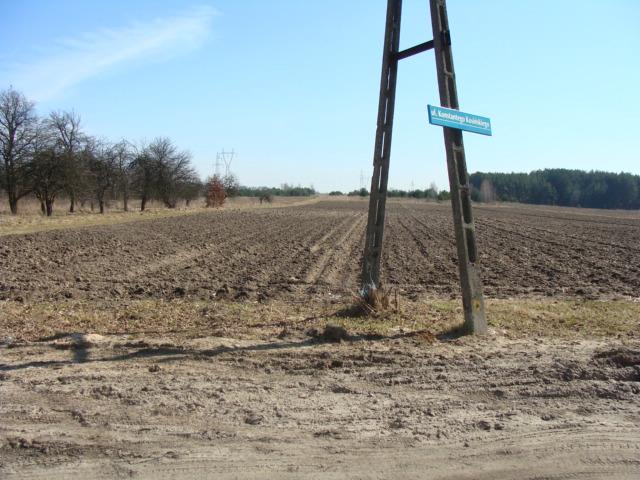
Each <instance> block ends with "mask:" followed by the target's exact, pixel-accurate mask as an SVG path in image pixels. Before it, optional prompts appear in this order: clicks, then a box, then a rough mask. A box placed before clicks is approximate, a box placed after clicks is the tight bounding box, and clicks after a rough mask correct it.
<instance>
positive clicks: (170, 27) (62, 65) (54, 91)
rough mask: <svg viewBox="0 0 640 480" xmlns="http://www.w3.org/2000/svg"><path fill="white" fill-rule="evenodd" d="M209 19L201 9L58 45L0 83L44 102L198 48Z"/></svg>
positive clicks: (210, 12) (5, 72)
mask: <svg viewBox="0 0 640 480" xmlns="http://www.w3.org/2000/svg"><path fill="white" fill-rule="evenodd" d="M215 13H216V12H215V10H214V9H213V8H212V7H209V6H201V7H197V8H193V9H190V10H188V11H186V12H184V13H182V14H179V15H175V16H172V17H165V18H157V19H155V20H152V21H149V22H144V23H142V22H137V23H133V24H131V25H128V26H125V27H121V28H104V29H100V30H98V31H96V32H92V33H83V34H81V35H79V36H77V37H74V38H68V39H64V40H60V41H58V42H56V44H55V45H54V47H53V48H51V49H50V50H49V51H48V52H47V53H45V54H44V55H42V56H41V57H39V58H37V59H35V60H33V61H31V62H28V63H21V64H14V65H11V66H9V67H8V68H7V67H5V68H3V69H2V71H0V81H2V83H3V84H4V83H7V84H12V85H13V86H14V87H15V88H17V89H19V90H20V91H23V92H24V93H25V95H27V97H29V98H32V99H33V100H36V101H44V100H49V99H51V98H53V97H55V96H57V95H58V94H60V93H62V92H63V91H64V90H65V89H67V88H69V87H71V86H73V85H76V84H78V83H80V82H82V81H84V80H87V79H89V78H91V77H95V76H96V75H99V74H100V73H103V72H105V71H107V70H109V69H111V68H113V67H115V66H119V65H123V64H126V63H130V62H132V61H135V60H140V59H143V58H144V59H147V60H148V59H150V58H158V57H160V58H168V57H174V56H177V55H181V54H184V53H187V52H189V51H192V50H194V49H196V48H198V47H199V46H201V45H202V44H203V42H204V41H205V40H206V38H207V37H208V35H209V33H210V31H211V24H212V19H213V16H214V15H215Z"/></svg>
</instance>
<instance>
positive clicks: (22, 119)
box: [0, 87, 37, 215]
mask: <svg viewBox="0 0 640 480" xmlns="http://www.w3.org/2000/svg"><path fill="white" fill-rule="evenodd" d="M36 124H37V117H36V115H35V112H34V103H33V102H31V101H29V100H27V99H26V98H25V96H24V95H23V94H21V93H19V92H18V91H16V90H14V89H13V88H11V87H10V88H9V89H7V90H4V91H2V92H0V149H1V152H0V155H2V165H0V167H1V170H0V188H2V189H3V190H5V191H6V192H7V196H8V198H9V208H10V210H11V213H12V214H14V215H15V214H16V213H18V200H20V198H22V197H24V196H25V195H27V194H29V193H30V192H31V188H30V184H29V178H28V176H29V162H30V161H31V158H32V154H33V143H34V141H35V137H36Z"/></svg>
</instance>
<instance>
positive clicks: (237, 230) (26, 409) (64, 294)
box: [0, 199, 640, 480]
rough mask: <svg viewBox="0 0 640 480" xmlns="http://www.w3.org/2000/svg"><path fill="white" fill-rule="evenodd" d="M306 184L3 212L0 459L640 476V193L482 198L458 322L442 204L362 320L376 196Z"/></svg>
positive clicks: (412, 234)
mask: <svg viewBox="0 0 640 480" xmlns="http://www.w3.org/2000/svg"><path fill="white" fill-rule="evenodd" d="M305 202H306V203H302V204H300V203H295V202H293V203H291V205H288V206H286V208H281V207H280V206H273V207H264V208H259V207H256V208H254V207H252V206H251V205H249V206H247V207H246V208H244V207H243V208H234V209H228V210H223V211H213V212H212V211H209V212H200V211H197V212H193V213H192V212H188V214H185V215H182V216H180V215H179V214H178V213H176V214H175V215H174V214H173V213H171V215H170V216H165V217H162V215H164V214H162V215H160V214H159V215H157V216H154V217H152V218H148V217H144V216H140V215H137V216H132V215H129V214H114V215H112V216H111V217H108V218H107V217H105V218H104V219H103V218H102V217H101V218H100V219H99V221H100V222H102V221H103V220H104V222H105V223H104V224H99V225H98V224H93V223H92V222H94V218H93V217H92V216H90V215H88V216H86V218H85V217H72V218H71V219H69V218H67V216H64V217H62V218H61V219H56V218H54V219H40V220H37V221H34V222H33V224H31V223H29V222H28V221H27V220H29V219H28V218H27V219H26V220H24V222H26V223H24V222H23V223H24V225H23V224H22V223H20V222H22V220H21V219H17V220H16V221H17V222H18V223H16V224H15V225H14V224H9V223H6V224H3V225H0V272H2V274H1V275H0V479H2V480H4V479H17V478H47V479H55V478H82V479H84V478H142V479H163V478H171V479H172V480H180V479H190V478H215V479H235V478H278V479H279V478H284V479H287V478H290V479H299V478H307V479H308V478H322V479H332V478H351V479H409V478H416V479H417V478H420V479H423V478H433V479H444V478H449V479H454V478H455V479H459V478H462V479H464V478H469V479H497V478H500V479H518V480H520V479H532V480H533V479H571V478H602V479H610V478H616V479H617V478H623V479H624V478H629V479H631V478H633V479H637V478H640V336H639V335H638V331H639V329H638V327H640V302H639V301H638V299H640V267H639V265H640V247H639V245H640V217H638V216H637V213H634V214H628V215H627V214H624V215H623V214H622V213H620V212H607V215H604V214H602V212H597V211H588V210H584V211H583V210H577V209H552V208H537V207H525V206H484V205H483V206H478V208H476V210H475V213H476V227H477V232H478V242H479V250H480V255H481V268H482V276H483V280H484V283H485V293H486V296H487V313H488V318H489V324H490V325H491V334H490V335H488V336H486V337H483V338H473V337H459V338H458V337H455V336H454V335H453V334H451V333H446V332H451V331H453V330H452V329H453V327H454V326H455V325H457V324H459V323H460V320H461V312H460V302H459V293H458V291H459V287H458V280H457V266H456V258H455V252H454V242H453V228H452V225H451V219H450V218H451V213H450V206H449V205H447V204H433V203H432V204H427V203H425V202H395V201H394V202H390V208H389V223H388V227H387V230H386V232H387V233H386V237H385V238H386V240H385V241H386V246H385V253H384V256H383V270H384V274H383V276H384V278H385V281H386V283H387V285H388V286H390V287H391V290H390V291H391V292H392V295H393V294H395V300H396V301H395V307H394V308H395V312H387V313H385V314H384V315H380V316H379V317H375V318H364V319H363V318H351V317H349V316H346V317H345V316H344V313H343V310H344V309H345V307H348V306H349V304H350V302H351V304H352V303H353V298H354V292H356V291H357V284H358V273H359V270H360V267H359V262H358V259H359V258H360V255H361V251H362V241H363V235H364V225H365V223H366V218H365V212H366V210H365V208H366V202H361V201H342V200H335V201H325V200H323V199H320V200H317V199H313V200H312V201H305ZM120 217H122V218H120ZM125 217H126V218H125ZM134 217H135V218H138V217H139V218H140V219H139V221H135V218H134ZM142 217H144V218H142ZM49 220H51V222H50V221H49ZM95 221H98V220H95ZM3 228H4V230H3ZM23 230H24V231H23ZM3 232H4V233H5V235H3ZM21 232H22V233H21ZM27 232H28V233H27ZM398 298H399V300H398ZM330 322H334V323H335V322H337V323H340V324H342V325H344V326H346V327H347V328H348V329H349V331H350V334H351V335H349V336H348V337H347V338H343V339H342V340H343V341H339V342H336V341H332V340H336V336H335V335H334V336H327V335H323V334H322V331H323V328H325V325H326V324H327V323H330ZM73 332H83V333H81V334H74V333H73Z"/></svg>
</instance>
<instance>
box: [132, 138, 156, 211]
mask: <svg viewBox="0 0 640 480" xmlns="http://www.w3.org/2000/svg"><path fill="white" fill-rule="evenodd" d="M131 170H132V178H131V186H132V187H133V190H134V191H136V192H137V194H138V195H139V196H140V211H142V212H144V210H145V209H146V208H147V202H148V201H149V200H151V198H152V197H153V196H154V194H155V192H154V188H155V183H156V180H155V179H156V175H155V173H156V172H155V168H154V163H153V161H152V160H151V157H150V155H149V152H148V149H147V147H146V146H145V145H142V146H141V147H139V148H138V149H137V151H136V153H135V154H134V155H133V160H132V162H131Z"/></svg>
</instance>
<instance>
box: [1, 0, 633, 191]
mask: <svg viewBox="0 0 640 480" xmlns="http://www.w3.org/2000/svg"><path fill="white" fill-rule="evenodd" d="M0 7H1V9H2V12H3V20H4V21H3V28H2V29H0V90H2V89H5V88H7V87H9V86H10V85H12V86H13V87H14V88H16V89H17V90H19V91H21V92H23V93H24V94H25V95H26V96H27V97H28V98H30V99H32V100H33V101H35V102H36V105H37V111H38V113H39V114H41V115H47V114H48V113H49V112H51V111H54V110H74V111H75V112H77V113H78V114H80V116H81V118H82V125H83V127H84V130H85V131H86V132H87V133H89V134H91V135H95V136H98V137H101V138H105V139H108V140H112V141H118V140H120V139H122V138H125V139H128V140H130V141H133V142H135V143H140V142H143V141H149V140H152V139H153V138H155V137H158V136H167V137H169V138H171V139H172V140H173V141H174V143H175V144H176V145H177V146H178V147H179V148H181V149H184V150H188V151H189V152H190V153H191V154H192V158H193V162H194V165H195V167H196V168H197V170H198V172H199V173H200V174H201V175H202V176H203V177H205V176H207V175H210V174H211V173H213V169H214V162H215V158H216V153H217V152H220V151H222V150H223V149H224V150H227V151H228V150H231V149H233V150H234V151H235V152H236V156H235V158H234V160H233V163H232V164H231V170H232V171H233V172H234V173H235V174H236V175H237V176H238V177H239V179H240V182H241V183H242V184H244V185H251V186H261V185H267V186H277V185H280V184H281V183H284V182H287V183H290V184H294V185H298V184H300V185H302V186H310V185H312V186H314V187H315V188H316V189H318V190H319V191H322V192H328V191H330V190H342V191H349V190H353V189H357V188H359V187H360V186H361V181H362V180H361V179H362V178H364V185H365V186H369V184H370V178H371V173H372V155H373V144H374V138H375V126H376V113H377V106H378V105H377V103H378V90H379V82H380V66H381V59H382V41H383V35H384V21H385V11H386V2H385V1H384V0H323V1H317V2H312V1H309V0H305V1H302V0H268V1H265V0H194V1H191V0H181V1H168V0H127V1H123V0H110V1H109V2H98V1H86V0H59V1H56V2H52V1H49V0H22V1H19V2H16V1H14V0H0ZM448 10H449V23H450V28H451V34H452V48H453V56H454V64H455V68H456V74H457V75H456V76H457V82H458V96H459V102H460V109H461V110H463V111H466V112H471V113H476V114H479V115H483V116H486V117H490V118H491V121H492V127H493V136H492V137H486V136H481V135H474V134H471V133H466V134H465V135H464V139H465V146H466V153H467V164H468V168H469V171H470V172H475V171H485V172H486V171H499V172H512V171H517V172H526V171H531V170H536V169H542V168H560V167H561V168H576V169H584V170H606V171H614V172H620V171H625V172H631V173H635V174H640V155H639V154H638V149H637V144H638V141H640V134H639V133H638V130H637V128H634V124H638V121H637V116H638V112H640V88H639V87H640V61H639V59H640V56H639V55H640V54H638V52H640V2H639V1H638V0H611V1H607V2H602V0H535V1H534V0H483V1H478V0H449V1H448ZM431 38H432V33H431V26H430V20H429V12H428V2H427V1H426V0H404V4H403V16H402V31H401V48H402V49H404V48H408V47H410V46H413V45H415V44H419V43H422V42H424V41H427V40H430V39H431ZM438 99H439V96H438V89H437V82H436V75H435V62H434V58H433V52H426V53H423V54H420V55H418V56H415V57H411V58H409V59H406V60H403V61H402V62H401V64H400V68H399V76H398V91H397V98H396V111H395V122H394V137H393V145H392V154H391V166H390V176H389V187H390V188H403V189H409V188H426V187H428V186H429V185H430V184H431V183H432V182H435V183H436V185H437V186H438V187H439V188H440V189H448V180H447V178H448V177H447V171H446V158H445V152H444V143H443V138H442V129H441V127H437V126H432V125H429V123H428V117H427V105H428V104H439V102H438Z"/></svg>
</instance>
